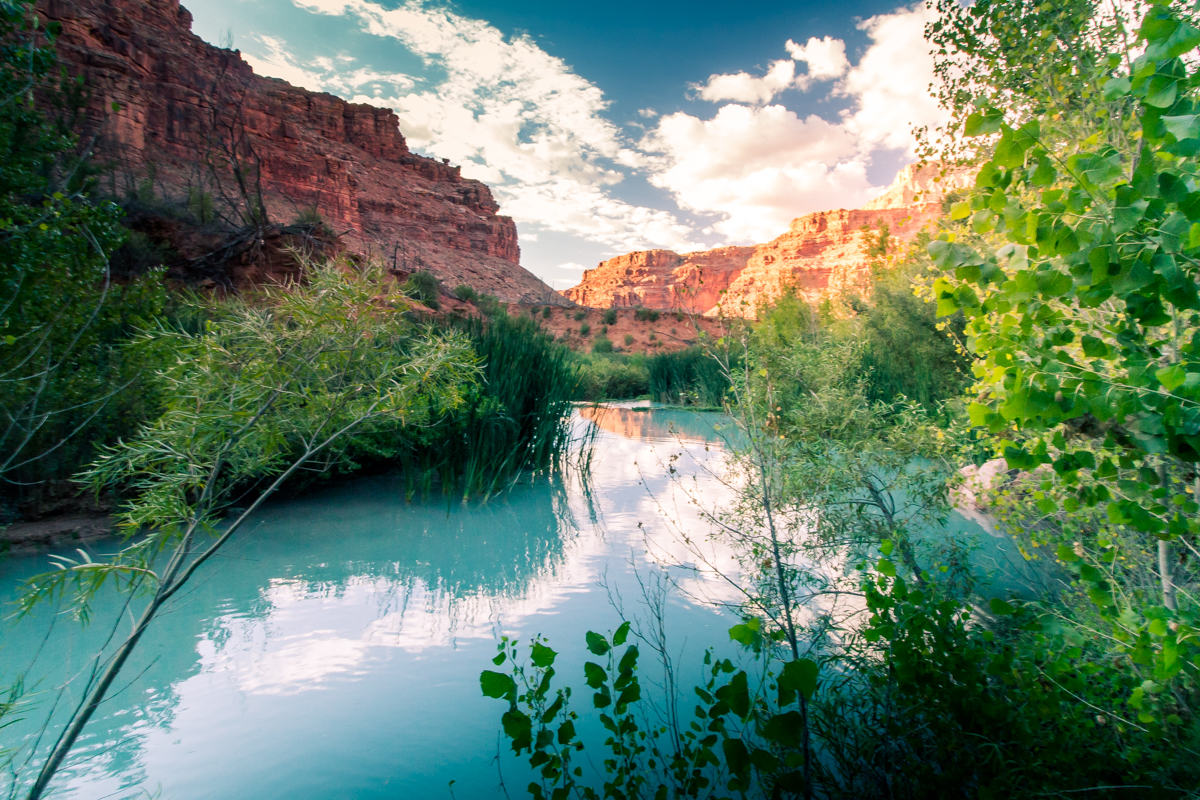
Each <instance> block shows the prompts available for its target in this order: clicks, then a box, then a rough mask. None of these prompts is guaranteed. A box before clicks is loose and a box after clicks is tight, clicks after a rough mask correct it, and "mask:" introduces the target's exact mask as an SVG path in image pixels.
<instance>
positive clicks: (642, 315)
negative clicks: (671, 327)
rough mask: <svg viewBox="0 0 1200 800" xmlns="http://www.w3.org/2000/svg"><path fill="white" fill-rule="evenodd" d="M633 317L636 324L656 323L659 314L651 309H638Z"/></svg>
mask: <svg viewBox="0 0 1200 800" xmlns="http://www.w3.org/2000/svg"><path fill="white" fill-rule="evenodd" d="M633 316H634V317H635V318H636V319H637V321H638V322H658V317H659V312H658V311H656V310H654V309H653V308H639V309H638V310H637V311H635V312H633Z"/></svg>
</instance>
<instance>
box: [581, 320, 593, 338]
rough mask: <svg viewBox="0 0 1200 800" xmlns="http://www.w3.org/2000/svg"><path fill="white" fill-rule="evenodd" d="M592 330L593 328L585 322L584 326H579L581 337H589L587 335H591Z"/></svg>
mask: <svg viewBox="0 0 1200 800" xmlns="http://www.w3.org/2000/svg"><path fill="white" fill-rule="evenodd" d="M591 330H592V326H591V325H588V324H587V323H586V322H585V323H583V324H582V325H580V326H579V335H580V336H587V335H588V333H589V332H590V331H591Z"/></svg>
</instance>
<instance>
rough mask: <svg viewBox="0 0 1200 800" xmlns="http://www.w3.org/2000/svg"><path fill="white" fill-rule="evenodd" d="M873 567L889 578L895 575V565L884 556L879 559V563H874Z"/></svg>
mask: <svg viewBox="0 0 1200 800" xmlns="http://www.w3.org/2000/svg"><path fill="white" fill-rule="evenodd" d="M875 569H877V570H878V571H879V572H881V573H883V574H884V575H887V576H888V577H889V578H894V577H896V565H895V564H893V563H892V562H891V561H888V560H887V559H886V558H881V559H879V563H878V564H876V565H875Z"/></svg>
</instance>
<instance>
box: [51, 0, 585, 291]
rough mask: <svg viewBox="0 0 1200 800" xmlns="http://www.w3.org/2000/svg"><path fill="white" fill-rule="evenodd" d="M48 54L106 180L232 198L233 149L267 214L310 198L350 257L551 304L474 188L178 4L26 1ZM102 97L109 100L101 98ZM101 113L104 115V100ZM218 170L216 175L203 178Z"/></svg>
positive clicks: (385, 114)
mask: <svg viewBox="0 0 1200 800" xmlns="http://www.w3.org/2000/svg"><path fill="white" fill-rule="evenodd" d="M38 10H39V11H40V12H41V14H42V15H43V16H44V18H45V19H47V20H50V21H56V22H58V23H61V25H62V33H61V36H60V38H59V41H58V51H59V55H60V59H61V61H62V62H63V64H64V65H65V66H66V68H67V71H68V72H69V73H70V74H71V75H72V76H82V78H83V79H84V81H85V84H86V86H87V91H88V93H89V94H88V101H87V102H88V104H87V108H86V112H87V122H86V125H85V131H84V140H85V141H89V140H90V139H91V137H93V136H94V137H95V149H96V153H97V155H98V157H99V159H98V160H99V161H101V162H107V163H109V164H112V165H113V169H112V181H113V189H114V190H116V191H121V189H119V188H118V186H117V184H118V183H120V182H124V183H125V184H126V187H128V186H130V185H138V184H139V183H143V184H144V183H147V182H150V180H151V178H153V181H152V183H153V189H154V191H157V192H161V193H162V194H164V195H167V196H171V197H174V198H176V199H179V198H186V197H187V196H188V194H189V192H197V191H204V192H208V193H210V194H211V195H212V196H213V202H214V203H216V204H217V205H220V204H221V203H222V197H230V198H232V203H227V204H226V205H232V204H236V203H237V202H238V198H239V197H241V196H245V193H242V194H240V195H239V192H238V190H237V186H236V181H235V180H233V178H232V172H231V171H230V170H229V169H225V171H224V172H221V170H219V169H214V168H213V167H212V165H213V164H214V163H217V162H220V161H221V160H222V158H224V163H225V165H226V167H228V166H229V165H230V164H232V156H236V158H238V159H241V160H242V161H243V162H244V163H246V164H254V165H257V168H256V169H255V170H254V172H255V175H256V176H257V177H258V178H259V179H260V180H261V194H262V196H263V199H264V201H265V205H266V210H267V213H268V215H269V216H270V218H271V220H272V221H273V222H283V223H286V222H290V221H292V220H293V219H296V218H297V217H299V216H301V215H302V214H303V213H304V212H305V211H308V210H311V209H315V210H316V211H317V212H319V213H320V215H321V217H322V218H323V219H324V220H325V221H326V222H327V223H328V225H329V226H330V227H331V228H332V229H333V230H334V231H335V232H336V233H337V234H339V235H340V236H341V239H342V241H343V242H344V243H345V244H346V245H347V247H348V248H349V249H351V250H352V251H355V252H357V253H359V254H360V255H375V256H380V257H382V258H384V259H385V260H386V261H387V262H388V263H389V265H394V266H396V268H397V269H399V270H402V271H406V272H412V271H416V270H419V269H428V270H429V271H431V272H433V273H434V274H436V275H437V276H438V277H439V278H441V279H442V281H443V283H444V285H446V286H448V287H453V286H455V285H457V284H460V283H466V284H470V285H472V286H474V287H475V288H476V289H478V290H480V291H483V292H490V293H492V294H495V295H497V296H498V297H500V298H501V299H503V300H507V301H510V302H517V301H523V302H539V303H556V304H565V302H566V301H564V300H563V299H562V297H561V296H560V295H558V294H557V293H555V292H553V291H552V290H551V289H550V287H548V286H547V285H546V284H544V283H543V282H542V281H540V280H539V279H538V278H537V277H535V276H534V275H533V274H532V273H530V272H528V271H527V270H525V269H523V268H521V267H520V266H519V256H520V251H519V249H518V247H517V230H516V226H515V225H514V224H513V221H512V219H510V218H509V217H505V216H500V215H499V213H498V212H499V206H498V205H497V203H496V201H495V200H494V199H493V198H492V194H491V192H490V191H489V189H488V187H487V186H485V185H484V184H482V183H479V182H478V181H473V180H466V179H464V178H463V177H462V176H461V175H460V173H459V168H458V167H453V166H450V165H449V164H447V163H443V162H439V161H436V160H434V159H430V158H425V157H422V156H419V155H416V154H414V153H411V152H410V151H409V149H408V146H407V144H406V143H405V140H404V137H403V136H402V135H401V133H400V129H399V124H398V120H397V118H396V115H395V114H394V113H393V112H391V111H389V110H386V109H381V108H375V107H373V106H368V105H360V104H354V103H347V102H345V101H343V100H341V99H339V98H337V97H334V96H332V95H329V94H321V93H314V92H309V91H306V90H303V89H299V88H296V87H294V86H292V85H290V84H288V83H286V82H284V81H280V80H276V79H272V78H264V77H261V76H258V75H255V74H254V71H253V70H252V69H251V68H250V66H249V65H248V64H247V63H246V62H245V61H244V60H243V59H242V58H241V56H240V54H239V53H237V52H236V51H230V50H223V49H221V48H217V47H213V46H211V45H209V44H206V43H205V42H204V41H203V40H201V39H200V38H199V37H197V36H195V35H194V34H192V33H191V22H192V16H191V13H190V12H188V10H187V9H186V8H183V7H182V6H181V5H180V4H179V2H178V0H41V1H40V2H39V3H38ZM114 104H115V105H114ZM114 109H115V110H114ZM218 173H220V174H218Z"/></svg>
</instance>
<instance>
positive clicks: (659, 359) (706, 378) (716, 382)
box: [649, 347, 729, 406]
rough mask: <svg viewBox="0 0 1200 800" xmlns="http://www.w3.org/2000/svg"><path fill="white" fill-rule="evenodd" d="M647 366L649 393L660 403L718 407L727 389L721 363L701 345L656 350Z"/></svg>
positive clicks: (727, 383)
mask: <svg viewBox="0 0 1200 800" xmlns="http://www.w3.org/2000/svg"><path fill="white" fill-rule="evenodd" d="M649 369H650V394H651V395H652V396H653V397H654V399H655V400H657V401H658V402H660V403H672V404H674V405H695V406H719V405H721V404H722V403H723V402H724V400H725V393H726V392H728V391H729V381H728V379H727V378H726V377H725V374H724V372H722V370H721V365H720V364H718V363H717V361H716V359H714V358H713V357H712V356H710V355H709V354H708V353H706V352H705V351H704V350H703V349H702V348H700V347H689V348H687V349H686V350H679V351H676V352H674V353H659V354H658V355H656V356H653V357H652V358H650V360H649Z"/></svg>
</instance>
